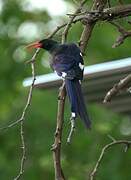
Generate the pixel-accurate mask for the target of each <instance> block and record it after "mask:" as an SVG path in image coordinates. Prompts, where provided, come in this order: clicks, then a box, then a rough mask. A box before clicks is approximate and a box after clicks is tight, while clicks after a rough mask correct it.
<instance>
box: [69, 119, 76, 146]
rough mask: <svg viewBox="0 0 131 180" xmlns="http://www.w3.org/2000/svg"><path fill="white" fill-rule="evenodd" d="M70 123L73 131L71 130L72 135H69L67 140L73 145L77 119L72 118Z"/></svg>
mask: <svg viewBox="0 0 131 180" xmlns="http://www.w3.org/2000/svg"><path fill="white" fill-rule="evenodd" d="M70 121H71V129H70V133H69V135H68V138H67V143H68V144H70V143H71V139H72V136H73V133H74V131H75V119H74V118H73V117H71V120H70Z"/></svg>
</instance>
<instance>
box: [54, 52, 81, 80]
mask: <svg viewBox="0 0 131 180" xmlns="http://www.w3.org/2000/svg"><path fill="white" fill-rule="evenodd" d="M80 64H81V58H80V60H78V58H77V57H74V56H71V55H68V54H66V55H65V54H60V55H56V56H55V57H53V61H52V64H51V67H52V69H54V70H55V71H56V72H57V74H58V75H59V76H62V77H64V78H68V79H74V78H78V79H82V78H83V69H81V68H80V66H79V65H80ZM81 66H82V64H81Z"/></svg>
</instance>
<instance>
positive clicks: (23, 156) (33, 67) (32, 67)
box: [7, 49, 40, 180]
mask: <svg viewBox="0 0 131 180" xmlns="http://www.w3.org/2000/svg"><path fill="white" fill-rule="evenodd" d="M39 51H40V49H37V50H36V52H35V54H34V55H33V57H32V59H31V61H30V63H31V69H32V78H33V79H32V84H31V87H30V90H29V94H28V98H27V102H26V105H25V107H24V110H23V112H22V115H21V118H20V119H18V120H17V121H15V122H13V123H11V124H10V125H8V126H7V128H10V127H13V126H15V125H17V124H18V123H20V137H21V148H22V157H21V163H20V170H19V173H18V175H17V176H16V177H15V178H14V180H19V179H20V178H21V176H22V175H23V173H24V165H25V160H26V145H25V137H24V121H25V115H26V112H27V109H28V107H29V106H30V104H31V99H32V92H33V88H34V83H35V80H36V77H35V61H36V56H37V55H38V53H39Z"/></svg>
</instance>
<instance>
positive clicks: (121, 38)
mask: <svg viewBox="0 0 131 180" xmlns="http://www.w3.org/2000/svg"><path fill="white" fill-rule="evenodd" d="M110 23H111V24H112V25H114V26H115V27H116V28H117V29H118V31H119V32H120V35H119V37H118V38H117V39H116V42H115V43H114V44H113V46H112V47H113V48H116V47H118V46H120V45H121V44H123V43H124V40H125V39H126V38H127V37H129V36H130V37H131V31H127V30H125V29H124V28H123V27H122V26H121V25H119V24H117V23H115V22H110Z"/></svg>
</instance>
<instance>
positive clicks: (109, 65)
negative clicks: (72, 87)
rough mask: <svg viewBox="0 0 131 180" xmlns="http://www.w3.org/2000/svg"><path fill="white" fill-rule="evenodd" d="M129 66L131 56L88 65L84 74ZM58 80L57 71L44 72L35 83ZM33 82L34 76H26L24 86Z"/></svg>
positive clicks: (37, 77)
mask: <svg viewBox="0 0 131 180" xmlns="http://www.w3.org/2000/svg"><path fill="white" fill-rule="evenodd" d="M128 66H131V57H128V58H125V59H121V60H116V61H110V62H105V63H99V64H94V65H90V66H86V67H85V69H84V74H85V75H86V74H88V75H90V74H94V73H99V72H104V71H110V70H115V69H120V68H124V67H128ZM58 80H61V78H60V77H59V76H58V75H57V74H55V73H49V74H44V75H40V76H36V81H35V85H39V84H44V83H48V82H54V81H58ZM31 83H32V78H26V79H24V81H23V86H24V87H28V86H30V85H31Z"/></svg>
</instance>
